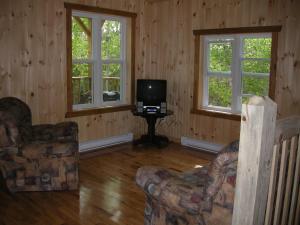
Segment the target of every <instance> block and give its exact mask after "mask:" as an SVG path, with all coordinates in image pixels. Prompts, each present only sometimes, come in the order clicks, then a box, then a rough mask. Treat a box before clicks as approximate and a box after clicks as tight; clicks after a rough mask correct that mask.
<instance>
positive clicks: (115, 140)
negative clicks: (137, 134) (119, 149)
mask: <svg viewBox="0 0 300 225" xmlns="http://www.w3.org/2000/svg"><path fill="white" fill-rule="evenodd" d="M132 140H133V134H132V133H128V134H124V135H118V136H113V137H108V138H103V139H99V140H92V141H85V142H81V143H79V152H80V153H81V152H89V151H93V150H95V149H98V148H105V147H110V146H113V145H119V144H123V143H127V142H131V141H132Z"/></svg>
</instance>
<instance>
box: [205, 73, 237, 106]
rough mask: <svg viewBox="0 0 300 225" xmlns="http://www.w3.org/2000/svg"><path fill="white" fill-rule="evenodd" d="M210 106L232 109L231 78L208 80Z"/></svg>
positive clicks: (211, 78)
mask: <svg viewBox="0 0 300 225" xmlns="http://www.w3.org/2000/svg"><path fill="white" fill-rule="evenodd" d="M208 93H209V99H208V104H209V105H211V106H220V107H231V98H232V82H231V78H230V77H209V78H208Z"/></svg>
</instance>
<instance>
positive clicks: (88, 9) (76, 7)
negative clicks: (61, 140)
mask: <svg viewBox="0 0 300 225" xmlns="http://www.w3.org/2000/svg"><path fill="white" fill-rule="evenodd" d="M64 7H65V9H66V54H67V55H66V57H67V62H66V64H67V112H66V114H65V117H66V118H68V117H76V116H87V115H93V114H100V113H110V112H118V111H127V110H131V109H132V108H133V105H134V99H135V98H134V96H135V38H136V37H135V26H136V17H137V14H136V13H132V12H125V11H120V10H113V9H107V8H100V7H94V6H88V5H80V4H72V3H64ZM75 11H81V12H83V13H88V14H90V13H100V14H105V16H107V17H110V16H112V17H114V18H115V17H125V18H129V19H131V27H132V29H131V49H130V51H131V52H130V54H131V65H128V66H129V67H130V68H128V69H130V71H131V77H130V78H131V84H130V85H131V90H130V93H131V96H130V103H129V104H124V105H121V104H118V105H116V106H111V105H109V106H108V105H107V104H106V105H105V104H103V107H101V108H99V107H94V108H90V107H89V108H80V109H78V110H76V109H73V93H72V92H73V89H72V63H73V61H72V12H75ZM121 19H122V18H121ZM123 46H124V45H123ZM122 52H123V54H124V51H122ZM122 59H123V60H124V57H123V56H122ZM125 69H126V68H124V66H123V70H125ZM123 79H124V78H123ZM124 85H125V82H123V85H122V86H124ZM122 89H123V90H122ZM121 90H122V91H124V87H121ZM123 97H124V93H123ZM75 108H76V107H75Z"/></svg>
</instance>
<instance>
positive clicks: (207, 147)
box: [181, 137, 224, 153]
mask: <svg viewBox="0 0 300 225" xmlns="http://www.w3.org/2000/svg"><path fill="white" fill-rule="evenodd" d="M181 145H183V146H187V147H191V148H195V149H199V150H203V151H208V152H213V153H218V152H219V151H220V150H221V149H222V148H223V147H224V146H223V145H221V144H216V143H211V142H207V141H203V140H198V139H193V138H188V137H181Z"/></svg>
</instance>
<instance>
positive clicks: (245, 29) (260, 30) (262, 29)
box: [193, 25, 282, 35]
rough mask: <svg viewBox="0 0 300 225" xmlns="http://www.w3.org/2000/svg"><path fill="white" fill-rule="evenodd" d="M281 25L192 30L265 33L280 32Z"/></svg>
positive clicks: (199, 32)
mask: <svg viewBox="0 0 300 225" xmlns="http://www.w3.org/2000/svg"><path fill="white" fill-rule="evenodd" d="M281 28H282V26H281V25H276V26H260V27H235V28H219V29H204V30H193V34H194V35H214V34H242V33H267V32H280V31H281Z"/></svg>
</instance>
